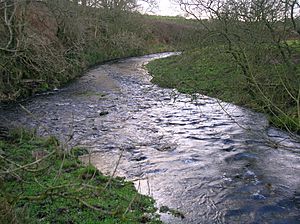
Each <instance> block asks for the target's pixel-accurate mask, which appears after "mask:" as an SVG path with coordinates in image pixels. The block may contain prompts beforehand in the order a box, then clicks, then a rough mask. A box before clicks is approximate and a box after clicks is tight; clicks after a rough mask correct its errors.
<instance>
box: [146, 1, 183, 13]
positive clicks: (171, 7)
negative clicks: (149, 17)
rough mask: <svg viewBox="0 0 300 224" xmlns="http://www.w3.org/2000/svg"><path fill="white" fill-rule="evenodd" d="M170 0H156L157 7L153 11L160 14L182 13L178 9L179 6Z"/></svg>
mask: <svg viewBox="0 0 300 224" xmlns="http://www.w3.org/2000/svg"><path fill="white" fill-rule="evenodd" d="M171 1H172V0H157V2H158V9H156V10H154V12H153V13H149V14H156V15H162V16H177V15H183V12H182V11H181V10H180V7H179V6H178V5H176V4H175V3H172V2H171Z"/></svg>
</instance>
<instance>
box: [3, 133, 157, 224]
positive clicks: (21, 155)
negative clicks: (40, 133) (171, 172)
mask: <svg viewBox="0 0 300 224" xmlns="http://www.w3.org/2000/svg"><path fill="white" fill-rule="evenodd" d="M59 147H60V146H59V145H58V142H57V140H55V139H54V138H48V139H45V138H39V137H37V136H35V135H34V134H32V133H28V132H24V131H20V132H18V133H15V134H14V135H13V137H10V138H9V139H8V140H0V156H1V157H0V165H1V169H0V188H1V193H0V223H41V222H42V223H161V222H160V221H159V218H158V217H157V215H156V214H154V213H155V211H156V208H155V207H154V201H153V199H151V198H150V197H147V196H143V195H140V194H138V193H137V191H136V189H135V188H134V185H133V183H131V182H127V181H124V179H122V178H113V179H112V180H110V177H107V176H104V175H102V174H101V173H100V172H99V171H98V170H97V169H96V168H95V167H93V166H91V165H89V166H83V164H82V163H81V162H80V160H79V159H78V157H77V156H78V155H81V154H83V153H84V152H85V151H84V150H82V149H74V150H71V152H69V153H67V154H66V153H63V152H62V151H61V150H60V148H59ZM36 159H37V160H38V162H36ZM28 164H31V165H28Z"/></svg>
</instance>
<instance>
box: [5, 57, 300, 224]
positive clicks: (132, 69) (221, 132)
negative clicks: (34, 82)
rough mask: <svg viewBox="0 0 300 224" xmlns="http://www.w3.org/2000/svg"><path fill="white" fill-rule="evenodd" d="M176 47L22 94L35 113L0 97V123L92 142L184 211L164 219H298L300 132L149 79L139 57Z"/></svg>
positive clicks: (114, 166)
mask: <svg viewBox="0 0 300 224" xmlns="http://www.w3.org/2000/svg"><path fill="white" fill-rule="evenodd" d="M173 54H175V53H162V54H154V55H148V56H143V57H136V58H129V59H124V60H119V61H116V62H111V63H107V64H104V65H100V66H98V67H97V68H95V69H92V70H90V71H88V72H87V73H86V74H85V75H84V76H83V77H81V78H79V79H78V80H76V81H74V82H72V83H71V84H69V85H68V86H66V87H64V88H62V89H60V90H57V91H52V92H47V93H44V94H40V95H38V96H35V97H33V98H30V99H28V100H25V101H23V102H21V104H22V105H23V106H24V107H25V108H26V109H27V110H29V111H30V112H31V114H29V113H27V112H26V111H25V110H24V109H22V108H21V107H20V106H19V104H6V105H4V104H3V105H0V125H1V123H4V124H5V125H7V124H11V126H19V125H23V126H25V127H27V128H33V129H36V130H37V131H38V133H39V134H41V135H47V134H51V135H55V136H57V137H58V138H59V139H60V140H61V141H63V142H65V143H66V144H68V145H69V147H73V146H84V147H86V148H88V149H89V150H90V151H91V155H90V157H89V158H87V157H85V158H83V160H85V161H91V162H92V163H93V164H94V165H95V166H96V167H97V168H99V169H100V170H101V172H103V173H105V174H115V175H118V176H123V177H126V178H127V179H128V180H132V181H134V183H135V185H136V187H137V189H138V190H139V191H140V192H141V193H144V194H148V195H150V196H152V197H153V198H154V199H155V200H156V202H157V206H158V207H159V206H168V207H169V208H171V209H176V210H177V211H178V212H180V213H181V214H182V215H181V216H182V217H175V216H173V215H171V214H168V213H162V214H161V219H162V221H164V222H165V223H189V224H190V223H192V224H193V223H253V224H254V223H278V224H279V223H280V224H281V223H282V224H283V223H300V141H299V138H298V140H296V139H294V138H292V137H291V136H289V135H288V133H286V132H284V131H281V130H278V129H276V128H273V127H271V126H269V124H268V121H267V119H266V117H265V116H264V115H263V114H260V113H255V112H253V111H251V110H249V109H245V108H243V107H239V106H235V105H232V104H229V103H224V102H221V101H219V100H217V99H214V98H210V97H207V96H203V95H200V94H197V95H194V96H189V95H185V94H179V93H178V92H177V91H176V90H172V89H163V88H160V87H158V86H156V85H153V84H152V83H151V82H150V80H151V77H150V76H149V75H148V73H147V71H146V70H145V69H143V65H144V64H146V63H147V62H149V61H150V60H153V59H157V58H163V57H168V56H170V55H173ZM183 216H184V218H183Z"/></svg>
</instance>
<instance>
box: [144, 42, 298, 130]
mask: <svg viewBox="0 0 300 224" xmlns="http://www.w3.org/2000/svg"><path fill="white" fill-rule="evenodd" d="M293 44H294V45H295V42H293ZM296 46H298V45H296ZM298 47H299V46H298ZM294 49H295V50H297V49H296V47H294ZM261 50H266V51H268V52H270V51H269V50H268V49H267V48H266V49H261ZM254 60H256V59H254ZM257 61H258V63H257V64H254V66H253V67H252V68H251V72H252V73H251V74H252V77H251V79H252V80H255V82H254V81H253V83H250V84H249V82H247V79H246V78H245V76H244V75H243V74H242V72H241V69H240V68H239V67H238V66H237V65H236V63H235V62H234V61H233V59H232V57H231V55H229V54H228V53H226V51H225V50H224V48H223V47H222V46H209V47H204V48H201V49H194V50H192V51H186V52H183V54H182V55H179V56H173V57H170V58H165V59H159V60H155V61H152V62H150V63H149V64H148V65H147V68H148V70H149V72H150V74H151V75H152V77H153V79H152V82H153V83H156V84H158V85H159V86H161V87H164V88H176V89H178V90H179V91H180V92H182V93H187V94H192V93H201V94H204V95H208V96H211V97H215V98H218V99H221V100H223V101H225V102H230V103H235V104H238V105H242V106H246V107H249V108H252V109H254V110H256V111H259V112H265V113H267V114H268V115H269V120H270V122H271V123H272V124H273V125H275V126H277V127H279V128H282V129H287V130H289V131H291V132H295V133H298V134H299V133H300V118H299V110H300V108H298V105H297V103H296V100H293V99H292V98H291V97H290V95H289V93H288V92H287V91H286V89H285V88H284V86H283V84H282V83H283V82H285V83H286V86H288V88H290V92H292V91H294V95H296V94H297V89H298V90H299V83H300V80H299V75H298V76H297V75H296V76H292V75H291V74H290V73H289V70H287V69H286V68H285V67H284V66H283V65H282V64H270V63H269V64H260V61H259V60H257ZM298 67H299V66H298ZM298 67H297V69H298V71H299V68H298ZM292 79H293V81H292V82H291V80H292ZM256 84H257V85H256ZM297 86H298V88H297ZM258 87H259V88H260V89H261V90H262V92H260V91H259V90H258Z"/></svg>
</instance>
